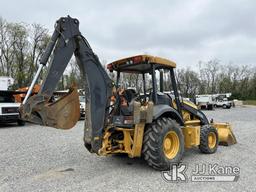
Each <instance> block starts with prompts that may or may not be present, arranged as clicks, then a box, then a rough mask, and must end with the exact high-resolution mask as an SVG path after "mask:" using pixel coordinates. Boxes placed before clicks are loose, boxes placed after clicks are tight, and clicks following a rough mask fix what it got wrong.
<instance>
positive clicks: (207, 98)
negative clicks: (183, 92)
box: [196, 95, 214, 110]
mask: <svg viewBox="0 0 256 192" xmlns="http://www.w3.org/2000/svg"><path fill="white" fill-rule="evenodd" d="M196 105H197V106H198V107H199V108H200V109H208V110H213V106H214V99H213V96H212V95H196Z"/></svg>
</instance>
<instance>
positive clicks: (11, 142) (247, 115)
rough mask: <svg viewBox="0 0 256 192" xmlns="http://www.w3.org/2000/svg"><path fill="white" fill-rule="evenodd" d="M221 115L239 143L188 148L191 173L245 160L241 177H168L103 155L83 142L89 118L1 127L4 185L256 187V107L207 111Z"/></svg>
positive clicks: (4, 191) (138, 162)
mask: <svg viewBox="0 0 256 192" xmlns="http://www.w3.org/2000/svg"><path fill="white" fill-rule="evenodd" d="M205 113H206V114H207V116H208V117H209V118H214V119H215V120H216V121H224V122H231V123H232V125H233V130H234V133H235V135H236V137H237V140H238V144H236V145H233V146H230V147H223V146H221V147H219V148H218V151H217V152H216V153H215V154H212V155H205V154H201V153H200V152H199V151H198V149H192V150H189V151H186V152H185V155H184V159H183V163H185V164H187V165H188V170H187V175H188V176H190V175H191V171H192V170H193V169H194V167H195V164H203V163H204V164H208V163H212V164H214V163H217V164H219V165H223V166H239V167H240V178H239V180H238V181H237V182H218V183H210V182H207V183H206V182H191V181H188V182H186V183H167V182H165V181H164V180H163V179H162V177H161V172H158V171H155V170H153V169H151V168H150V167H148V166H147V165H146V163H145V162H144V161H143V160H142V159H139V158H137V159H129V158H127V157H124V156H113V157H100V156H97V155H95V154H90V153H89V152H88V151H87V150H86V149H85V147H84V146H83V141H82V137H83V121H80V122H78V123H77V125H76V127H75V128H74V129H72V130H68V131H63V130H56V129H52V128H46V127H42V126H35V125H31V124H27V125H26V126H24V127H17V126H16V125H8V126H7V125H5V126H1V127H0V144H1V148H0V191H1V192H8V191H11V192H13V191H22V192H24V191H26V192H27V191H96V190H98V191H218V192H220V191H255V190H256V185H255V180H256V174H255V168H256V145H255V144H256V143H255V136H256V128H255V125H256V107H242V108H233V109H230V110H222V109H219V110H215V111H205Z"/></svg>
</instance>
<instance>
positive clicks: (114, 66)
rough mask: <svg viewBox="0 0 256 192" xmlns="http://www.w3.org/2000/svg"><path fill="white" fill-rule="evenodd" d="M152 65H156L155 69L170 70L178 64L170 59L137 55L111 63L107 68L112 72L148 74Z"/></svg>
mask: <svg viewBox="0 0 256 192" xmlns="http://www.w3.org/2000/svg"><path fill="white" fill-rule="evenodd" d="M151 64H153V65H155V69H170V68H175V67H176V63H175V62H173V61H170V60H168V59H164V58H161V57H155V56H151V55H136V56H132V57H127V58H124V59H120V60H117V61H114V62H112V63H109V64H108V65H107V68H108V69H109V70H110V71H113V70H115V71H120V72H127V73H148V72H150V71H151Z"/></svg>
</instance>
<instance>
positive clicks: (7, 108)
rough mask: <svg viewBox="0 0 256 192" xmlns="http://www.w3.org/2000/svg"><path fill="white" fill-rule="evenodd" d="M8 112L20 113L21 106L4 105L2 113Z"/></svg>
mask: <svg viewBox="0 0 256 192" xmlns="http://www.w3.org/2000/svg"><path fill="white" fill-rule="evenodd" d="M6 113H19V107H3V108H2V114H6Z"/></svg>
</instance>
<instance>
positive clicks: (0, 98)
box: [0, 91, 25, 126]
mask: <svg viewBox="0 0 256 192" xmlns="http://www.w3.org/2000/svg"><path fill="white" fill-rule="evenodd" d="M14 93H15V91H0V124H5V123H18V125H20V126H23V125H25V122H24V121H22V120H21V119H20V115H19V107H20V103H15V100H14V97H13V94H14Z"/></svg>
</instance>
